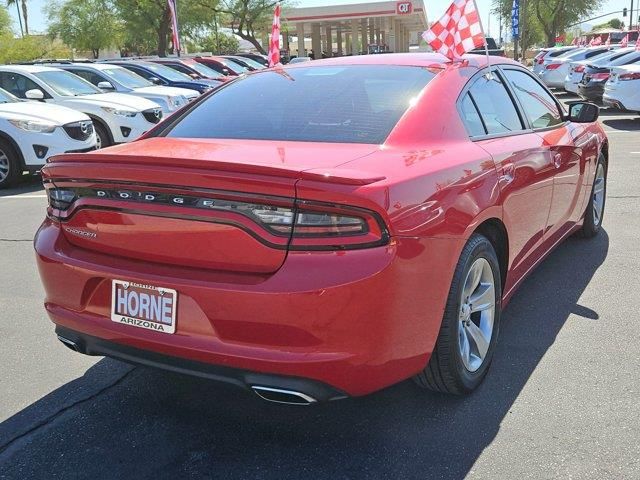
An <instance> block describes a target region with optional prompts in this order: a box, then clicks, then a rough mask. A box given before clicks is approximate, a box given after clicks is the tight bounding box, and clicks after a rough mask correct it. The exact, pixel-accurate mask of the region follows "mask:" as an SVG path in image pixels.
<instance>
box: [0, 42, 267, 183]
mask: <svg viewBox="0 0 640 480" xmlns="http://www.w3.org/2000/svg"><path fill="white" fill-rule="evenodd" d="M266 63H267V60H266V58H265V57H263V56H260V55H255V54H238V55H235V56H199V57H181V58H157V57H147V58H136V59H116V60H108V61H101V62H90V61H86V62H71V61H52V60H47V61H40V62H31V63H30V64H21V65H1V66H0V188H6V187H8V186H10V185H12V184H13V183H14V182H15V181H16V180H18V179H19V178H20V177H21V176H22V174H23V173H24V172H35V171H38V170H39V169H40V168H41V167H42V166H43V165H44V164H45V163H46V161H47V159H48V158H49V157H51V156H53V155H57V154H60V153H65V152H84V151H90V150H94V149H96V148H102V147H106V146H109V145H113V144H117V143H125V142H129V141H132V140H135V139H136V138H138V137H139V136H140V135H142V134H144V133H145V132H146V131H148V130H149V129H151V128H152V127H153V126H154V125H155V124H157V123H158V122H160V121H161V120H162V118H163V117H166V116H168V115H171V114H172V113H174V112H175V111H176V110H178V109H180V108H181V107H182V106H184V105H186V104H187V103H188V102H190V101H192V100H194V99H195V98H197V97H198V96H199V95H201V94H203V93H205V92H207V91H209V90H211V89H213V88H216V87H217V86H220V85H222V84H223V83H225V82H227V81H229V80H231V79H232V78H235V77H237V76H240V75H243V74H246V73H247V72H249V71H255V70H258V69H262V68H265V66H266Z"/></svg>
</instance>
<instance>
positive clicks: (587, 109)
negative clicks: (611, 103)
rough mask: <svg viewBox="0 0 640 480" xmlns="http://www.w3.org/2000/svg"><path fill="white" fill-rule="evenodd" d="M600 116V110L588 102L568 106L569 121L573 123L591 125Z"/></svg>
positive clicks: (573, 103)
mask: <svg viewBox="0 0 640 480" xmlns="http://www.w3.org/2000/svg"><path fill="white" fill-rule="evenodd" d="M599 116H600V108H599V107H598V106H597V105H596V104H594V103H589V102H571V103H570V104H569V121H570V122H575V123H593V122H595V121H596V120H598V117H599Z"/></svg>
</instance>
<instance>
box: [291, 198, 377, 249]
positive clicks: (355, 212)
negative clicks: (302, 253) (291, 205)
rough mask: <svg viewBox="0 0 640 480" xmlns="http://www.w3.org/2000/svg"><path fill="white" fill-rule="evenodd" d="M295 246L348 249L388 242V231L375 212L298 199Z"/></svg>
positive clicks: (301, 247) (293, 239)
mask: <svg viewBox="0 0 640 480" xmlns="http://www.w3.org/2000/svg"><path fill="white" fill-rule="evenodd" d="M297 207H298V210H297V215H296V219H295V223H294V226H293V235H292V238H291V245H290V248H291V249H292V250H347V249H353V248H366V247H374V246H378V245H385V244H386V243H388V241H389V234H388V232H387V229H386V228H385V226H384V223H383V222H382V220H381V219H380V217H378V215H377V214H376V213H374V212H371V211H368V210H364V209H359V208H352V207H342V206H333V205H324V204H321V203H314V202H305V201H299V202H297Z"/></svg>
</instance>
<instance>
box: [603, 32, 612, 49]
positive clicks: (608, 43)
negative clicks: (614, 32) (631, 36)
mask: <svg viewBox="0 0 640 480" xmlns="http://www.w3.org/2000/svg"><path fill="white" fill-rule="evenodd" d="M604 44H605V45H606V46H607V47H608V46H610V45H611V34H609V36H608V37H607V41H606V42H604Z"/></svg>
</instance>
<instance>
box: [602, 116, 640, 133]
mask: <svg viewBox="0 0 640 480" xmlns="http://www.w3.org/2000/svg"><path fill="white" fill-rule="evenodd" d="M602 123H604V124H605V125H606V126H607V127H609V128H613V129H614V130H628V131H638V130H640V116H638V118H620V119H607V120H602Z"/></svg>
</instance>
